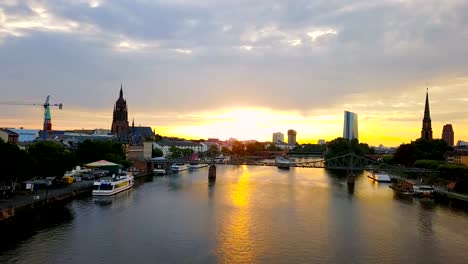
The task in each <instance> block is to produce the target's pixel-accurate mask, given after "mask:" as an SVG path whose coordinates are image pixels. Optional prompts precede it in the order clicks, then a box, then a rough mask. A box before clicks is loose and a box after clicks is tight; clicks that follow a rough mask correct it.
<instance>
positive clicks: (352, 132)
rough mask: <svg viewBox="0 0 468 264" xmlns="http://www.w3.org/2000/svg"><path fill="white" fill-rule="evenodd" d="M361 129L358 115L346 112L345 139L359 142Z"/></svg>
mask: <svg viewBox="0 0 468 264" xmlns="http://www.w3.org/2000/svg"><path fill="white" fill-rule="evenodd" d="M358 133H359V129H358V115H357V114H355V113H353V112H349V111H345V112H344V129H343V138H345V139H349V140H352V139H358V140H359V134H358Z"/></svg>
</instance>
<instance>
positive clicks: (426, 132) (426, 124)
mask: <svg viewBox="0 0 468 264" xmlns="http://www.w3.org/2000/svg"><path fill="white" fill-rule="evenodd" d="M421 138H422V139H427V140H429V139H432V122H431V112H430V110H429V88H427V90H426V105H425V107H424V119H423V125H422V130H421Z"/></svg>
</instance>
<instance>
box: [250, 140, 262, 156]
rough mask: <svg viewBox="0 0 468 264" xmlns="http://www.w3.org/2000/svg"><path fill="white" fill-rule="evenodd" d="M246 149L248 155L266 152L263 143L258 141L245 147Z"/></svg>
mask: <svg viewBox="0 0 468 264" xmlns="http://www.w3.org/2000/svg"><path fill="white" fill-rule="evenodd" d="M245 149H246V152H247V153H248V154H250V155H252V154H255V153H256V152H259V151H263V150H265V145H263V144H262V143H260V142H258V141H256V142H253V143H248V144H247V145H246V146H245Z"/></svg>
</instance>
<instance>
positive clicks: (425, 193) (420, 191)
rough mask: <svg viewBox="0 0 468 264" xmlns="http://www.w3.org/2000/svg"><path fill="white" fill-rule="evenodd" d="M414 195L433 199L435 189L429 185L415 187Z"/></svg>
mask: <svg viewBox="0 0 468 264" xmlns="http://www.w3.org/2000/svg"><path fill="white" fill-rule="evenodd" d="M413 190H414V195H416V196H418V197H432V196H433V195H434V187H432V186H429V185H415V186H413Z"/></svg>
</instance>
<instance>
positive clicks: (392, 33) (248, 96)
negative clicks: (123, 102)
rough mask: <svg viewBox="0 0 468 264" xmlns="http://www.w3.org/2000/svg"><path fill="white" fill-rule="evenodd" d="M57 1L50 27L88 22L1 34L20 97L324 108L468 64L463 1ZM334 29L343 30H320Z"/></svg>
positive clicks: (9, 10)
mask: <svg viewBox="0 0 468 264" xmlns="http://www.w3.org/2000/svg"><path fill="white" fill-rule="evenodd" d="M46 4H47V5H46V8H47V10H48V14H49V15H51V16H53V17H55V20H53V21H52V20H51V21H49V22H47V23H59V24H60V23H62V24H66V23H67V21H68V22H70V21H73V22H76V23H78V24H79V25H80V26H79V27H78V28H71V29H69V30H64V31H60V30H53V29H50V27H49V28H47V27H43V28H41V27H35V28H34V27H33V28H29V29H25V28H15V30H17V31H18V32H22V33H23V34H24V36H22V37H15V36H12V35H11V34H10V35H2V34H1V33H0V57H1V58H2V64H0V76H1V77H2V81H3V82H4V85H5V86H4V87H11V89H8V91H6V92H5V93H4V95H5V96H7V97H9V98H13V99H15V98H23V97H24V98H28V99H30V98H36V97H40V98H42V97H43V96H44V94H46V93H47V94H49V93H50V94H53V95H54V96H56V97H59V98H61V100H63V101H66V102H70V104H72V105H79V106H81V107H89V108H109V107H110V106H109V105H112V102H113V101H114V100H115V96H116V95H117V93H118V89H119V86H120V83H121V82H122V83H124V89H125V94H126V97H127V99H128V100H129V102H132V104H131V108H133V109H135V110H139V111H157V110H158V109H164V110H174V109H177V110H178V111H187V110H193V109H197V110H204V109H210V108H219V107H229V106H261V107H269V108H272V109H315V108H320V107H324V106H329V105H331V104H338V103H344V102H343V101H344V100H345V98H346V96H347V95H349V94H354V93H365V92H368V91H374V92H375V91H379V90H381V91H382V92H383V93H388V92H389V91H391V92H395V93H396V92H397V91H402V90H404V89H408V85H409V84H413V83H415V82H421V81H423V82H424V81H425V80H428V79H429V80H431V79H437V78H440V77H443V76H446V75H449V74H453V73H466V72H467V70H468V62H467V61H466V59H465V58H466V57H467V56H468V46H466V43H467V40H468V30H467V28H468V27H467V24H468V19H467V17H466V15H465V14H466V11H468V4H467V3H464V2H462V1H460V2H458V1H451V2H450V3H445V2H444V3H441V2H439V1H424V2H419V1H408V2H403V1H377V2H375V3H373V4H372V3H370V4H369V3H362V2H358V1H347V2H346V4H343V2H342V1H313V2H311V1H293V2H284V1H266V0H261V1H255V3H253V2H251V1H225V2H221V1H201V2H198V1H197V2H190V1H131V0H124V1H105V2H103V3H102V4H101V5H100V6H99V7H97V8H91V7H90V5H89V4H87V3H86V1H72V2H70V1H49V2H47V3H46ZM0 8H2V9H3V12H4V13H5V14H6V17H7V19H8V17H12V16H17V17H19V18H21V17H25V18H31V17H34V16H35V13H34V12H33V11H32V10H31V8H30V7H29V6H28V5H26V4H24V3H23V4H22V5H19V6H8V7H7V6H1V4H0ZM47 25H50V24H47ZM0 29H1V26H0ZM327 30H335V31H336V34H323V35H320V34H319V37H317V38H316V39H312V38H311V37H310V35H308V33H310V32H312V31H317V32H319V31H321V32H327ZM0 32H1V31H0ZM330 32H331V31H330ZM298 40H300V44H299V45H297V46H293V45H292V43H295V41H298ZM123 42H125V43H124V44H125V45H127V46H130V47H131V46H133V47H134V49H130V48H129V47H127V46H125V45H124V44H122V43H123ZM120 44H121V45H123V46H122V47H123V48H121V49H122V50H118V48H116V47H118V46H119V45H120ZM247 47H249V48H247ZM248 49H250V50H248ZM183 52H192V53H191V54H183ZM382 108H383V107H382Z"/></svg>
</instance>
